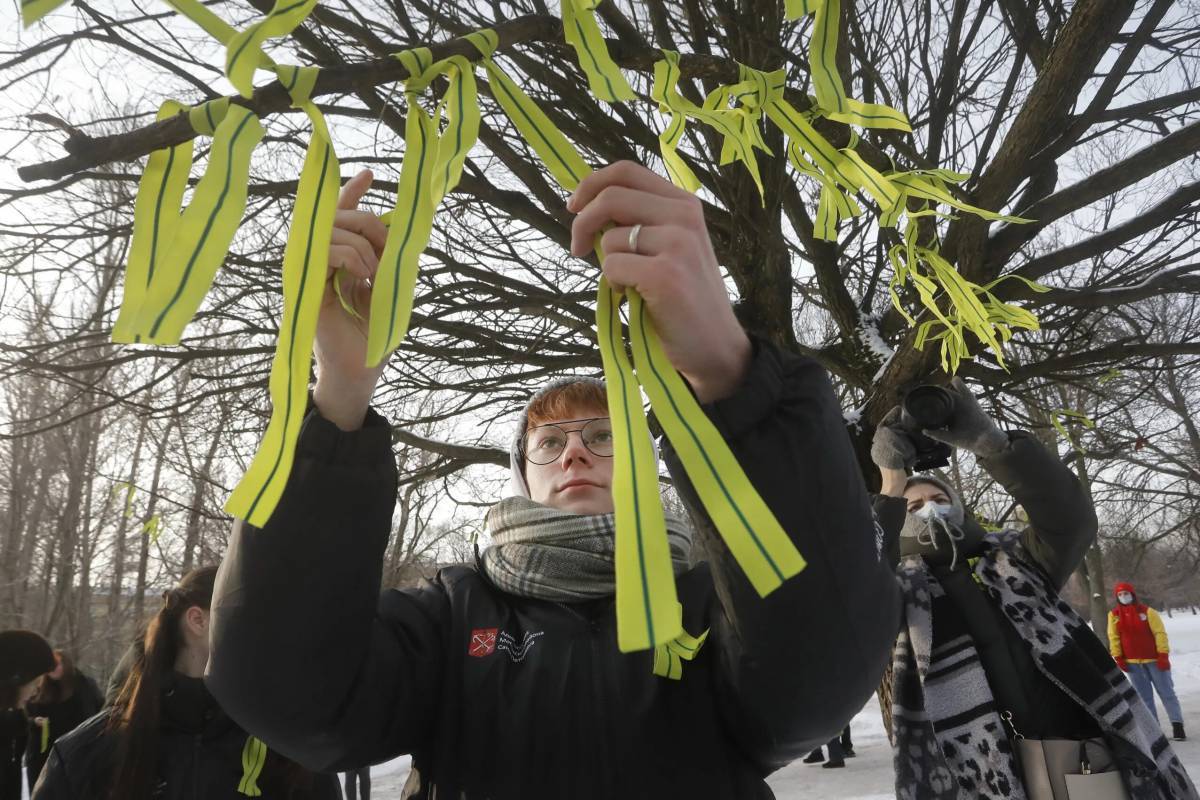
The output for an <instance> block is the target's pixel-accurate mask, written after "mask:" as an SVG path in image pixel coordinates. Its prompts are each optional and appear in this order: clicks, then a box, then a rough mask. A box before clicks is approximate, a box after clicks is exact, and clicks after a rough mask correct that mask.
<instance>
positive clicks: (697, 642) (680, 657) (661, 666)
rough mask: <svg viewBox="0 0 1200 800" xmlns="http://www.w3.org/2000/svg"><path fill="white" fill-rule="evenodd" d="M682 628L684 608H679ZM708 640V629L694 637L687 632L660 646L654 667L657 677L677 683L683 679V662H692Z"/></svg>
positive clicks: (656, 651)
mask: <svg viewBox="0 0 1200 800" xmlns="http://www.w3.org/2000/svg"><path fill="white" fill-rule="evenodd" d="M679 617H680V620H681V621H680V628H681V629H682V626H683V623H682V619H683V606H679ZM707 638H708V629H707V628H705V630H704V632H703V633H701V634H700V635H699V636H692V635H691V634H690V633H688V632H687V631H686V630H684V631H683V632H682V633H680V634H679V636H677V637H675V638H674V639H672V640H671V641H669V642H667V643H666V644H660V645H659V646H658V647H655V648H654V666H653V668H652V669H653V671H654V674H655V675H658V676H659V677H660V678H668V679H669V680H673V681H677V680H679V679H680V678H682V677H683V662H684V661H691V660H692V659H694V658H695V657H696V654H697V653H699V652H700V648H701V647H702V646H703V645H704V640H705V639H707Z"/></svg>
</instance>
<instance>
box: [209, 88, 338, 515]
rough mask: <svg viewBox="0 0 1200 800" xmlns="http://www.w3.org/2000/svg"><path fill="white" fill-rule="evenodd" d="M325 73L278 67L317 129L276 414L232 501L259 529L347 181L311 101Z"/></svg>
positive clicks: (280, 465)
mask: <svg viewBox="0 0 1200 800" xmlns="http://www.w3.org/2000/svg"><path fill="white" fill-rule="evenodd" d="M318 72H319V70H318V69H317V68H316V67H304V68H298V67H280V68H279V73H280V74H279V78H280V80H281V81H283V84H284V86H286V87H287V88H288V91H289V93H290V95H291V98H292V106H293V107H295V108H299V109H301V110H302V111H304V112H305V113H306V114H307V115H308V118H309V120H310V121H311V122H312V128H313V130H312V138H311V140H310V141H309V145H308V152H307V153H306V154H305V157H304V167H303V169H302V170H301V172H300V182H299V186H298V188H297V190H296V205H295V207H294V209H293V211H292V223H291V227H290V229H289V233H288V241H287V247H286V248H285V250H284V255H283V321H282V323H281V325H280V328H279V339H278V342H277V343H276V347H275V357H274V360H273V362H272V364H271V380H270V392H271V419H270V422H269V423H268V424H267V430H266V432H265V434H264V435H263V439H262V442H261V443H260V444H259V448H258V452H257V453H256V454H255V456H254V459H253V460H252V461H251V462H250V467H249V468H248V469H247V470H246V473H245V475H243V476H242V479H241V481H239V482H238V485H237V487H236V488H235V489H234V490H233V493H232V494H231V495H230V497H229V500H228V502H227V503H226V504H225V510H226V511H227V512H229V513H230V514H231V515H233V516H234V517H237V518H239V519H244V520H246V521H247V522H249V523H250V524H251V525H254V526H256V527H260V528H261V527H262V526H263V525H265V524H266V522H267V520H268V519H269V518H270V516H271V512H272V511H274V509H275V506H276V504H277V503H278V502H279V498H280V497H281V496H282V495H283V490H284V487H285V486H286V485H287V479H288V475H289V474H290V473H291V470H292V463H293V459H294V457H295V451H296V442H297V440H298V439H299V436H300V426H301V423H302V422H303V420H304V411H305V405H306V399H307V393H308V376H309V366H310V364H311V361H312V346H313V339H314V337H315V335H316V330H317V318H318V316H319V315H320V312H321V300H322V296H323V294H324V289H325V277H326V272H327V270H328V264H329V243H330V238H331V236H332V232H333V221H334V216H335V214H336V212H337V200H338V190H339V186H340V183H341V181H340V170H339V166H338V159H337V155H336V153H334V150H333V144H332V142H331V141H330V137H329V130H328V128H327V127H326V125H325V118H324V116H323V115H322V114H321V112H320V110H319V109H318V108H317V107H316V105H315V104H313V102H312V101H311V100H310V97H311V95H312V89H313V85H314V84H315V83H316V80H317V74H318Z"/></svg>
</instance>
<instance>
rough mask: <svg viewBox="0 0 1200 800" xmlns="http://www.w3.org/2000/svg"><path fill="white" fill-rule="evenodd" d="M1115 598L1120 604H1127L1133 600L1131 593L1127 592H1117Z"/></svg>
mask: <svg viewBox="0 0 1200 800" xmlns="http://www.w3.org/2000/svg"><path fill="white" fill-rule="evenodd" d="M1117 600H1118V602H1120V604H1121V605H1123V606H1127V605H1129V604H1130V603H1132V602H1133V595H1131V594H1130V593H1129V592H1117Z"/></svg>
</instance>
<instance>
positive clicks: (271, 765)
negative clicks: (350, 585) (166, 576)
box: [32, 567, 341, 800]
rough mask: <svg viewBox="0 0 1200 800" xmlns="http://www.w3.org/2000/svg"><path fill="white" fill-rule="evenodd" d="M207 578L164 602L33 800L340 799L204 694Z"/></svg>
mask: <svg viewBox="0 0 1200 800" xmlns="http://www.w3.org/2000/svg"><path fill="white" fill-rule="evenodd" d="M215 577H216V568H215V567H203V568H200V569H197V570H193V571H192V572H190V573H188V574H187V575H185V576H184V577H183V580H181V581H180V583H179V585H178V586H176V587H175V588H174V589H171V590H170V591H169V592H166V593H164V595H163V605H162V608H161V609H160V610H159V612H158V614H156V615H155V616H154V618H153V619H152V620H151V621H150V624H149V625H148V626H147V628H146V634H145V637H144V646H143V647H142V648H140V649H136V650H135V653H136V657H135V658H134V659H133V660H132V663H131V665H130V671H129V676H128V677H127V678H126V680H125V683H124V685H123V686H122V688H121V691H120V693H119V694H118V696H117V699H116V702H115V704H114V705H113V706H112V707H110V708H107V709H105V710H104V711H103V712H101V713H99V714H97V715H96V716H94V717H92V718H91V719H90V720H88V721H87V722H85V723H84V724H83V725H80V726H79V727H78V728H76V729H75V730H74V731H72V732H71V733H68V734H67V735H66V736H63V737H61V738H60V739H58V741H56V742H55V743H54V745H53V746H52V747H51V749H50V757H49V759H48V760H47V761H46V765H45V767H44V768H43V770H42V773H41V776H40V777H39V779H38V782H37V784H36V785H35V787H34V789H33V794H32V800H151V798H153V800H222V798H229V800H235V798H244V797H260V796H261V797H262V798H263V799H264V800H273V799H274V800H337V799H338V798H340V796H341V793H340V792H339V790H338V786H337V779H336V776H333V775H313V774H311V773H308V772H307V771H305V770H303V769H301V768H300V767H299V766H298V765H296V764H293V763H291V762H289V761H287V760H286V759H284V758H282V757H281V756H279V755H278V754H277V753H272V752H270V751H269V750H268V749H267V747H266V746H265V745H264V744H263V743H262V742H261V741H259V740H257V739H255V738H254V737H251V736H248V735H247V734H246V732H245V731H243V730H242V729H241V728H239V727H238V726H237V724H236V723H234V722H233V720H231V719H230V718H229V717H228V716H226V715H225V714H224V713H223V712H222V710H221V708H220V707H219V706H218V705H217V703H216V701H214V700H213V698H212V696H211V695H210V694H209V693H208V690H207V689H206V688H205V686H204V681H203V678H202V676H203V673H204V665H205V663H206V662H207V660H208V654H209V647H208V632H209V613H210V612H209V609H210V606H211V603H212V589H213V580H214V578H215ZM263 668H264V669H266V668H267V666H266V665H264V666H263Z"/></svg>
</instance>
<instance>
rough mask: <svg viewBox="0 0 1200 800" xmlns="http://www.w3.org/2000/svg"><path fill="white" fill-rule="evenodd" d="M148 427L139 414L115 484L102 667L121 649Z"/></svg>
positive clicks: (110, 664) (111, 662)
mask: <svg viewBox="0 0 1200 800" xmlns="http://www.w3.org/2000/svg"><path fill="white" fill-rule="evenodd" d="M149 401H150V391H149V390H147V391H146V404H147V405H149ZM149 429H150V418H149V417H148V416H143V417H142V418H141V419H140V420H139V421H138V433H137V443H136V444H135V445H134V447H133V457H132V459H131V461H130V464H129V477H128V479H127V480H126V482H125V483H126V485H125V486H123V487H119V489H120V494H121V510H120V511H119V512H118V516H117V536H116V541H115V542H114V549H113V569H112V580H111V582H110V583H109V588H108V620H107V623H108V625H107V631H106V634H105V639H106V642H105V648H104V663H105V666H106V668H111V667H112V666H113V665H114V664H116V662H117V659H118V658H119V657H120V654H121V653H122V652H124V648H125V637H124V636H123V635H122V631H123V629H124V628H125V624H124V623H125V620H124V613H123V612H124V608H125V607H127V606H123V604H122V602H121V592H122V589H123V588H124V587H123V581H124V578H125V559H126V552H125V550H126V545H127V541H126V540H127V538H128V534H129V519H130V517H131V516H132V515H133V492H134V487H135V486H137V475H138V468H139V467H140V466H141V463H142V447H143V446H144V445H145V443H146V434H147V432H148V431H149Z"/></svg>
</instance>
